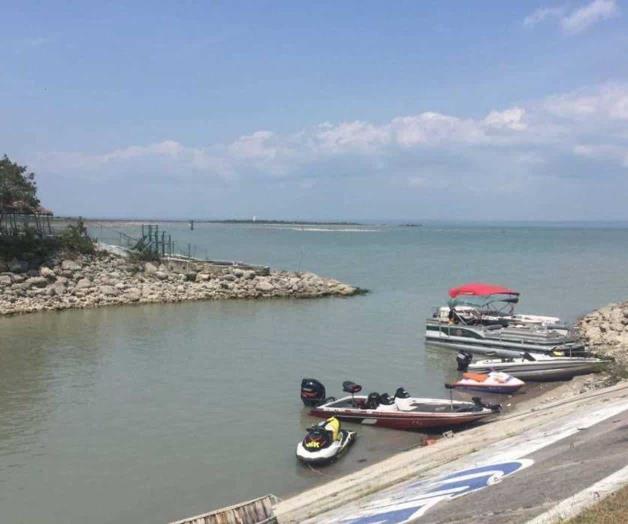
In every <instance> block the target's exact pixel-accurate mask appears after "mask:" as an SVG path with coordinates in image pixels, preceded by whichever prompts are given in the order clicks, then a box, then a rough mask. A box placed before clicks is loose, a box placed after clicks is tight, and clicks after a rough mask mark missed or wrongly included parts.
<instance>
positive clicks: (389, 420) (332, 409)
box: [310, 397, 494, 430]
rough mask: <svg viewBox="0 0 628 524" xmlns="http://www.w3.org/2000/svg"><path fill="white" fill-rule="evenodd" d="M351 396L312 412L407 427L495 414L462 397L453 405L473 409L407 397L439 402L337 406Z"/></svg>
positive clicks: (462, 421) (444, 426) (456, 423)
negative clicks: (429, 405)
mask: <svg viewBox="0 0 628 524" xmlns="http://www.w3.org/2000/svg"><path fill="white" fill-rule="evenodd" d="M355 399H356V400H362V401H366V398H362V399H359V398H358V397H355ZM351 400H352V399H351V397H348V398H346V399H340V400H338V401H334V402H331V403H329V404H323V405H322V406H317V407H314V408H312V410H311V411H310V414H311V415H313V416H315V417H321V418H328V417H336V418H338V419H340V420H343V421H346V422H355V423H358V424H365V425H369V426H377V427H383V428H392V429H403V430H420V429H437V428H438V429H450V428H453V427H456V426H462V425H465V424H470V423H472V422H476V421H478V420H481V419H483V418H486V417H488V416H490V415H493V414H494V413H493V411H491V410H490V409H486V408H485V409H480V410H477V411H471V410H470V407H471V406H473V404H472V403H469V402H460V401H454V402H453V406H454V407H455V408H460V407H461V406H462V407H466V408H467V409H469V410H468V411H455V410H451V411H450V407H449V406H450V402H449V401H446V400H441V399H407V400H411V401H416V402H418V403H425V402H434V404H433V406H434V405H435V406H437V407H436V408H435V411H418V410H413V411H402V410H397V409H394V407H390V408H382V407H380V408H377V409H364V408H359V407H350V406H347V405H343V406H333V404H342V403H344V404H348V403H349V402H351Z"/></svg>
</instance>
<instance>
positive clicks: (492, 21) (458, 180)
mask: <svg viewBox="0 0 628 524" xmlns="http://www.w3.org/2000/svg"><path fill="white" fill-rule="evenodd" d="M159 4H164V5H159ZM2 25H3V30H2V32H0V60H1V62H0V63H1V64H2V66H1V69H0V154H7V155H8V156H9V157H10V158H11V159H12V160H14V161H17V162H18V163H20V164H25V165H28V166H29V167H30V168H31V169H32V170H33V171H34V172H35V173H36V175H37V180H38V186H39V191H40V197H41V199H42V202H43V204H44V205H45V206H46V207H49V208H51V209H52V210H53V211H55V213H56V214H58V215H82V216H86V217H112V218H116V217H117V218H141V217H146V218H149V217H150V218H183V219H185V218H196V219H202V218H208V219H213V218H251V217H253V216H256V217H257V218H258V219H260V218H269V219H270V218H274V219H310V220H325V219H364V220H422V219H424V220H430V219H432V220H449V219H450V220H578V221H583V220H584V221H586V220H604V221H609V220H611V221H612V220H628V205H627V202H628V2H624V1H622V0H557V1H551V0H539V1H518V2H504V1H503V0H497V1H488V0H477V1H474V2H458V1H455V0H451V1H448V0H439V1H429V0H424V1H420V2H418V1H414V0H407V1H404V0H397V1H395V2H387V1H383V0H382V1H371V0H358V1H348V0H347V1H342V2H338V1H337V0H335V1H327V0H317V1H309V2H306V1H293V0H290V1H280V0H275V1H266V0H249V1H248V2H244V1H239V0H214V1H212V0H205V1H192V0H180V1H177V2H163V3H155V2H149V1H144V0H137V1H130V2H113V1H111V2H109V1H101V2H78V1H63V2H62V1H54V2H53V1H46V0H40V1H29V0H20V1H19V2H18V1H10V0H4V1H3V2H2Z"/></svg>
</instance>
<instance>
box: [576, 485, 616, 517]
mask: <svg viewBox="0 0 628 524" xmlns="http://www.w3.org/2000/svg"><path fill="white" fill-rule="evenodd" d="M619 522H628V486H625V487H624V488H622V489H620V490H619V491H618V492H617V493H614V494H613V495H610V496H609V497H607V498H605V499H604V500H603V501H602V502H599V503H597V504H596V505H595V506H593V507H591V508H589V509H587V510H586V511H584V512H583V513H581V514H580V515H578V516H577V517H575V518H573V519H571V520H568V521H566V523H565V524H617V523H619Z"/></svg>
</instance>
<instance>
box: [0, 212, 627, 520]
mask: <svg viewBox="0 0 628 524" xmlns="http://www.w3.org/2000/svg"><path fill="white" fill-rule="evenodd" d="M165 227H167V228H168V230H169V231H171V232H172V233H173V235H174V236H175V237H176V238H177V240H178V241H179V242H181V243H187V242H192V243H194V244H196V245H197V246H198V248H197V249H198V250H200V251H202V254H204V251H205V250H207V252H208V253H209V254H210V255H211V256H212V257H213V258H218V259H229V260H244V261H250V262H257V263H264V264H269V265H272V266H275V267H284V268H287V269H298V268H301V269H307V270H311V271H314V272H317V273H321V274H325V275H330V276H334V277H336V278H339V279H341V280H344V281H346V282H349V283H351V284H355V285H359V286H362V287H366V288H369V289H370V290H371V293H370V294H368V295H366V296H363V297H355V298H350V299H322V300H309V301H305V300H275V301H266V302H249V301H247V302H222V303H210V302H206V303H193V304H178V305H163V306H160V305H151V306H137V307H121V308H110V309H107V308H105V309H101V310H92V311H69V312H64V313H44V314H33V315H29V316H24V317H16V318H5V319H0V521H1V522H11V523H15V522H28V523H30V522H35V521H39V522H47V523H48V522H58V523H74V522H90V523H113V522H123V521H127V522H129V521H135V522H165V521H168V520H172V519H175V518H182V517H185V516H188V515H190V514H195V513H200V512H203V511H207V510H210V509H212V508H214V507H217V506H221V505H224V504H228V503H231V502H234V501H238V500H241V499H245V498H247V497H254V496H258V495H262V494H265V493H268V492H272V493H275V494H278V495H280V496H281V495H287V494H289V493H292V492H294V491H297V490H300V489H303V488H306V487H308V486H311V485H313V484H314V483H317V482H322V481H324V480H326V479H328V478H329V477H330V476H331V475H335V474H340V473H344V472H346V471H350V470H352V469H355V468H357V467H362V466H363V465H366V464H369V463H371V462H373V461H374V460H376V459H378V458H380V457H382V456H384V455H385V454H388V453H391V452H393V451H398V450H401V449H406V448H408V447H411V446H413V445H416V444H417V443H418V441H419V436H418V435H416V434H411V433H403V432H396V431H393V430H375V429H373V428H362V427H359V428H358V431H359V433H360V437H361V438H360V439H359V440H358V442H357V444H356V446H355V448H354V449H353V450H352V451H351V452H350V453H349V455H347V457H345V459H343V461H341V462H340V463H338V464H336V465H334V466H333V467H332V468H328V469H326V470H323V471H322V472H321V473H318V472H313V471H310V470H308V469H305V468H302V467H299V466H298V465H297V464H296V463H295V458H294V448H295V446H296V442H297V441H298V440H299V439H300V438H301V436H302V434H303V429H304V428H305V427H306V426H307V425H308V424H309V423H310V422H311V421H312V419H309V418H308V417H307V416H306V415H305V414H304V412H303V410H302V408H301V404H300V401H299V398H298V390H299V382H300V379H301V377H302V376H314V377H317V378H319V379H321V380H322V381H323V382H324V383H325V384H326V385H327V388H328V392H329V394H338V393H339V385H340V382H341V381H342V380H345V379H352V380H355V381H358V382H361V383H362V384H364V385H365V389H368V390H377V391H380V392H381V391H384V390H387V391H390V392H391V391H393V390H394V389H395V387H396V386H398V385H404V386H406V388H407V389H408V390H409V391H411V392H412V393H413V394H418V395H429V396H442V395H445V391H444V390H443V388H442V383H443V381H444V380H445V379H447V378H448V377H451V374H452V370H453V369H454V368H455V365H454V363H453V358H452V356H450V355H438V354H437V355H434V354H433V353H430V354H426V353H425V350H424V347H423V341H422V327H423V319H424V317H425V316H427V315H428V314H429V313H430V312H431V308H432V306H435V305H438V304H439V303H441V302H443V301H444V300H445V298H446V291H447V289H448V287H450V286H452V285H455V284H460V283H463V282H465V281H468V280H486V281H494V282H497V283H501V284H505V285H510V286H512V287H514V288H516V289H518V290H519V291H521V292H522V304H521V306H520V308H519V309H520V311H522V312H525V311H530V312H539V313H547V314H557V315H559V316H561V317H564V318H566V319H570V320H573V319H575V318H576V317H577V316H578V315H580V314H582V313H585V312H586V311H588V310H590V309H592V308H595V307H598V306H601V305H603V304H606V303H608V302H611V301H617V300H622V299H625V298H626V297H628V278H627V277H626V271H627V268H628V230H627V229H576V228H572V229H564V228H563V229H558V228H554V229H552V228H499V227H491V228H454V227H435V226H430V227H423V228H407V229H404V228H379V227H373V228H367V229H374V231H360V232H355V231H301V230H298V229H296V230H291V229H285V228H270V227H261V226H255V227H250V226H224V225H197V227H196V230H195V231H194V232H189V231H187V230H186V228H185V226H184V225H173V224H168V225H166V226H165ZM118 228H120V226H118ZM97 232H98V231H97ZM105 233H107V230H104V231H103V235H104V236H106V235H105Z"/></svg>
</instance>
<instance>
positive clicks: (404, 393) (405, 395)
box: [394, 388, 410, 398]
mask: <svg viewBox="0 0 628 524" xmlns="http://www.w3.org/2000/svg"><path fill="white" fill-rule="evenodd" d="M394 398H410V393H408V392H407V391H406V389H405V388H397V391H395V397H394Z"/></svg>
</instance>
